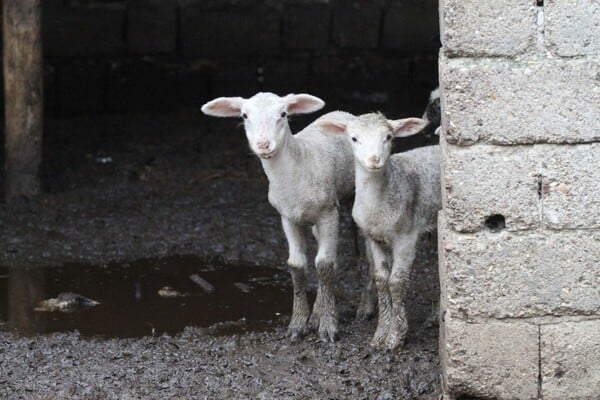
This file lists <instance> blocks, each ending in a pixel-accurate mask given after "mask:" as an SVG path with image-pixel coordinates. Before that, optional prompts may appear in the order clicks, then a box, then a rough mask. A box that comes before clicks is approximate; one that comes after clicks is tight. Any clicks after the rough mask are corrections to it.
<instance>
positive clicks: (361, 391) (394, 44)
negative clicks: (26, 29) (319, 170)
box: [0, 0, 440, 399]
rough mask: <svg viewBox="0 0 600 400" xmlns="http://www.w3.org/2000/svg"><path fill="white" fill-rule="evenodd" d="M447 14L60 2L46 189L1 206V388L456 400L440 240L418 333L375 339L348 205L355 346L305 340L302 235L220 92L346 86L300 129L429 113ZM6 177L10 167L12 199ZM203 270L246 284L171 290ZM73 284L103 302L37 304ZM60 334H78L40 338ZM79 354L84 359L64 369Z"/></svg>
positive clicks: (282, 4)
mask: <svg viewBox="0 0 600 400" xmlns="http://www.w3.org/2000/svg"><path fill="white" fill-rule="evenodd" d="M438 29H439V28H438V9H437V0H406V1H405V0H375V1H351V0H260V1H250V0H145V1H143V0H128V1H125V0H103V1H101V0H96V1H94V0H80V1H77V0H43V1H42V37H43V49H44V50H43V51H44V53H43V54H44V89H43V90H44V120H43V158H42V163H41V168H40V177H41V184H42V194H40V195H39V196H36V197H34V198H32V199H25V198H19V199H17V200H14V201H12V202H10V203H6V202H5V201H4V200H2V201H1V202H0V222H1V228H0V249H1V251H0V342H2V344H0V353H1V354H2V358H3V359H4V360H0V371H1V372H0V376H9V375H6V374H5V373H6V372H7V371H8V370H10V371H11V372H10V377H9V378H7V379H6V380H5V381H3V382H0V397H3V398H4V397H6V396H9V394H10V397H11V398H115V396H117V397H120V398H122V397H123V396H131V398H189V397H191V396H192V395H193V396H199V397H198V398H316V397H319V398H381V399H387V398H422V399H430V398H431V399H432V398H435V396H436V393H437V390H438V382H437V381H438V374H439V370H438V358H437V326H436V325H437V324H436V323H435V322H431V315H433V314H435V309H436V302H437V298H438V296H439V288H438V282H437V261H436V257H437V250H436V244H435V243H436V239H435V237H433V236H432V237H426V238H423V240H422V242H423V244H422V246H420V248H419V252H418V257H417V261H416V262H415V265H414V267H413V268H414V273H413V278H412V282H413V284H412V285H411V289H410V290H411V295H410V300H409V308H410V309H411V311H409V313H410V319H411V321H412V322H411V324H412V325H411V332H410V333H409V341H408V344H407V347H406V348H405V349H403V350H402V351H400V352H397V353H386V352H378V351H374V350H370V349H369V345H368V343H369V337H370V335H371V334H372V331H373V329H374V326H375V325H374V324H375V321H374V320H372V321H367V322H364V321H357V320H355V318H354V313H355V310H356V306H357V302H358V300H357V299H358V296H359V294H360V289H361V288H362V286H363V284H364V283H363V282H364V276H365V273H366V272H365V270H366V266H365V262H364V260H363V257H361V252H362V251H361V250H360V248H358V247H360V246H358V247H357V246H356V245H355V243H354V237H353V235H352V234H350V232H351V231H352V226H351V217H350V214H349V208H348V209H347V210H346V212H345V214H344V215H343V218H342V223H341V225H342V229H341V236H340V242H341V243H340V246H339V247H340V248H339V250H338V254H339V271H338V274H339V283H340V284H339V286H340V287H339V293H338V296H337V297H338V308H339V315H340V329H341V333H340V341H339V342H338V343H336V344H335V345H330V344H324V343H321V342H319V341H318V340H317V338H316V337H310V336H309V338H307V339H305V340H302V341H300V342H298V343H290V342H289V341H288V340H287V339H285V338H284V335H285V328H286V324H287V322H288V320H289V308H290V307H291V286H290V285H291V284H290V278H289V276H288V274H287V269H286V267H285V260H286V258H287V246H286V242H285V238H284V236H283V233H282V232H281V224H280V219H279V216H278V214H277V212H276V211H275V210H274V209H273V208H272V207H271V206H270V205H269V203H268V201H267V183H268V182H267V179H266V177H265V176H264V173H263V171H262V168H261V165H260V162H259V161H258V160H257V159H256V156H254V155H253V154H252V153H251V151H250V150H249V149H248V145H247V142H246V138H245V135H244V132H243V127H240V126H239V122H240V121H236V120H233V119H224V120H218V119H215V118H209V117H206V116H204V115H203V114H202V113H201V112H200V106H201V105H202V104H204V103H205V102H207V101H209V100H211V99H213V98H215V97H219V96H244V97H249V96H252V95H253V94H254V93H256V92H259V91H269V92H274V93H277V94H279V95H284V94H287V93H310V94H312V95H315V96H318V97H320V98H322V99H323V100H325V102H326V106H325V108H324V110H322V111H319V112H318V113H316V114H313V115H307V116H303V117H298V118H294V119H293V120H292V130H293V131H294V132H296V131H298V130H299V129H301V128H302V127H303V126H305V125H306V124H308V123H309V122H310V121H312V120H313V119H315V118H316V117H317V116H319V115H321V114H323V113H324V112H327V111H331V110H336V109H340V110H344V111H349V112H351V113H353V114H361V113H365V112H370V111H382V112H383V113H385V114H386V115H387V116H388V117H390V118H404V117H409V116H417V117H420V116H421V115H422V114H423V111H424V109H425V106H426V105H427V100H428V96H429V93H430V92H431V90H432V89H434V88H435V87H436V86H437V56H438V50H439V46H440V45H439V35H438ZM4 101H6V100H3V103H2V107H3V109H4ZM1 135H2V137H1V139H2V141H3V142H4V140H5V137H4V133H2V134H1ZM435 142H436V137H435V136H432V135H422V136H413V137H411V138H406V139H397V142H396V143H395V148H396V149H397V151H402V150H406V149H410V148H413V147H415V146H422V145H426V144H433V143H435ZM4 157H5V155H4V152H2V153H0V162H1V163H2V165H4V162H5V158H4ZM5 181H6V176H5V171H4V169H2V170H1V171H0V198H2V199H4V197H5ZM313 251H314V249H313ZM311 269H314V268H312V267H311ZM80 271H82V272H83V273H82V272H80ZM99 271H100V272H99ZM228 271H229V273H227V272H228ZM248 271H252V272H248ZM194 273H201V274H203V276H207V277H209V278H210V279H209V280H212V283H213V284H214V285H215V286H216V292H215V296H216V294H217V293H225V295H223V294H221V296H224V297H206V298H205V300H203V298H199V300H198V299H196V300H192V299H191V298H190V299H188V300H186V301H184V300H181V299H185V297H181V298H179V300H176V301H175V300H172V299H168V298H165V299H161V298H159V297H157V296H156V291H157V289H159V288H161V287H167V286H169V287H170V286H173V287H175V289H179V290H180V291H186V290H187V291H193V290H194V286H193V285H192V284H190V283H189V282H188V281H189V279H188V276H189V275H190V274H194ZM182 277H183V278H182ZM183 281H186V282H185V283H183ZM261 282H263V283H261ZM177 285H179V287H176V286H177ZM186 285H188V286H189V285H191V286H189V287H188V286H186ZM220 285H221V286H220ZM232 285H233V286H232ZM243 285H246V286H243ZM234 287H235V288H237V289H233V288H234ZM196 289H197V287H196ZM60 291H76V292H82V291H84V292H85V293H81V294H82V295H86V296H89V297H91V298H94V297H95V298H96V299H98V298H101V299H100V301H101V303H102V305H101V306H99V307H97V309H98V310H99V311H97V313H96V314H86V312H88V311H85V312H81V313H75V314H68V315H67V316H62V315H58V316H55V315H56V314H54V313H40V312H36V311H33V309H34V308H36V305H38V304H39V302H40V301H41V300H43V299H46V298H49V297H53V296H56V295H57V294H58V292H60ZM247 292H250V293H251V295H250V297H244V296H245V294H247ZM207 293H208V292H207ZM252 293H254V294H252ZM313 296H314V293H313ZM140 298H143V299H146V300H147V299H148V298H150V301H149V302H148V303H143V304H142V303H140ZM232 299H233V300H232ZM162 301H171V302H172V303H170V304H171V306H169V307H171V308H169V307H165V306H164V304H163V303H161V302H162ZM173 301H175V302H174V303H173ZM227 301H234V303H235V302H236V301H237V305H236V304H234V303H232V304H231V305H227V306H224V307H221V306H222V304H223V302H225V303H226V302H227ZM129 302H132V304H129ZM253 302H257V303H253ZM240 304H242V305H243V307H240ZM173 305H174V306H175V308H176V309H177V311H174V310H175V308H172V307H173ZM186 307H187V308H186ZM207 307H210V308H211V310H210V312H208V311H206V308H207ZM219 307H221V308H219ZM236 307H237V308H236ZM124 309H129V310H133V311H129V312H126V311H124ZM90 312H91V311H90ZM190 314H193V315H192V316H190ZM206 315H208V316H206ZM134 325H135V326H134ZM196 325H199V326H201V328H192V327H190V326H196ZM15 330H16V332H17V333H15ZM73 330H77V332H75V333H73ZM65 331H66V332H65ZM49 332H62V333H53V334H52V335H50V336H33V337H34V338H37V339H35V340H33V339H32V336H31V335H35V334H37V333H49ZM181 332H183V333H181ZM163 333H165V334H166V335H163ZM161 335H163V336H161ZM119 338H120V339H119ZM123 338H125V339H123ZM133 338H137V339H133ZM32 346H33V349H32ZM27 349H29V350H27ZM48 349H52V350H51V351H50V350H48ZM175 349H176V350H175ZM46 350H48V351H46ZM36 352H38V353H40V354H42V353H43V354H44V355H43V356H42V355H40V354H37V353H36ZM173 352H176V353H177V355H173V354H174V353H173ZM65 354H69V357H71V359H70V360H71V361H72V362H73V365H71V364H69V365H70V366H71V367H73V368H76V369H77V370H78V371H79V372H73V369H72V368H71V369H69V368H59V367H57V366H56V365H55V363H56V359H57V358H61V359H62V357H65ZM123 354H126V355H123ZM94 355H95V356H94ZM30 357H33V358H32V359H30V360H29V363H27V362H23V359H28V358H30ZM18 359H20V361H19V362H16V361H15V360H18ZM71 361H69V362H71ZM75 365H78V366H79V367H75ZM133 369H135V372H132V370H133ZM42 370H43V371H45V372H44V373H42V372H40V371H42ZM48 371H50V372H48ZM99 374H104V375H103V376H105V377H104V378H98V377H99V376H100V375H99ZM42 375H43V378H42ZM15 394H16V395H17V397H14V396H13V395H15ZM18 396H20V397H18Z"/></svg>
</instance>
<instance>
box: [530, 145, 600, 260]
mask: <svg viewBox="0 0 600 400" xmlns="http://www.w3.org/2000/svg"><path fill="white" fill-rule="evenodd" d="M536 150H538V151H536V152H534V153H533V154H532V155H531V157H534V158H536V159H538V160H541V162H542V177H543V179H542V180H543V182H542V190H541V192H542V203H543V204H542V218H543V225H544V227H546V228H550V229H556V230H558V229H578V228H585V229H599V228H600V191H599V190H598V187H599V186H600V143H590V144H581V145H577V146H548V147H546V146H536ZM599 257H600V256H599Z"/></svg>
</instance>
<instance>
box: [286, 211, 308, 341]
mask: <svg viewBox="0 0 600 400" xmlns="http://www.w3.org/2000/svg"><path fill="white" fill-rule="evenodd" d="M281 223H282V225H283V232H284V233H285V237H286V238H287V242H288V246H289V258H288V261H287V263H288V265H289V267H290V273H291V275H292V285H293V288H294V305H293V308H292V319H291V320H290V325H289V327H288V336H289V337H290V338H291V339H292V340H295V339H297V338H298V337H300V336H303V335H304V334H306V324H307V322H308V317H309V315H310V308H309V305H308V298H307V296H306V289H307V284H306V269H307V265H308V263H307V259H306V232H305V231H304V229H303V227H302V226H300V225H298V224H295V223H293V222H291V221H289V220H288V219H286V218H284V217H282V218H281Z"/></svg>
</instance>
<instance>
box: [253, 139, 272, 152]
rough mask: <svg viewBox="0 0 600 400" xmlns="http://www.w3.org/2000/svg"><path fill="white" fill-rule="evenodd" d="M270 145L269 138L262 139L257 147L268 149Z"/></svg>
mask: <svg viewBox="0 0 600 400" xmlns="http://www.w3.org/2000/svg"><path fill="white" fill-rule="evenodd" d="M269 146H270V143H269V141H268V140H260V141H258V142H257V143H256V147H258V148H259V150H267V149H268V148H269Z"/></svg>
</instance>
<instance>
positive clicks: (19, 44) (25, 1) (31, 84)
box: [3, 0, 44, 203]
mask: <svg viewBox="0 0 600 400" xmlns="http://www.w3.org/2000/svg"><path fill="white" fill-rule="evenodd" d="M41 1H42V0H3V32H4V108H5V131H4V136H5V151H6V164H5V168H6V186H5V193H6V200H7V202H9V203H10V202H13V201H15V200H16V199H18V198H21V197H32V196H35V195H37V194H39V193H40V186H41V185H40V177H39V167H40V162H41V160H42V129H43V127H42V120H43V108H44V107H43V104H44V99H43V84H44V83H43V82H44V80H43V76H44V60H43V56H42V29H41V28H42V26H41V25H42V5H41Z"/></svg>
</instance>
